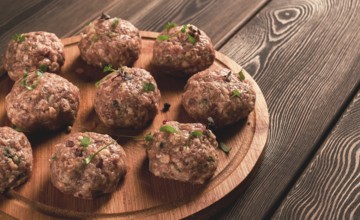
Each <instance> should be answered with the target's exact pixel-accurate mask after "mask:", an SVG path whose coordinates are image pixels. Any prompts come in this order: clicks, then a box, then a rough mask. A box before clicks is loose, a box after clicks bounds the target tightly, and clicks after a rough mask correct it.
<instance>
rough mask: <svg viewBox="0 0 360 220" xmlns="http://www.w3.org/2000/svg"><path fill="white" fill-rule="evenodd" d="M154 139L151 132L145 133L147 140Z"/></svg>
mask: <svg viewBox="0 0 360 220" xmlns="http://www.w3.org/2000/svg"><path fill="white" fill-rule="evenodd" d="M153 140H154V137H153V136H152V134H151V133H149V134H147V135H145V141H153Z"/></svg>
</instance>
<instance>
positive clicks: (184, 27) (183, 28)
mask: <svg viewBox="0 0 360 220" xmlns="http://www.w3.org/2000/svg"><path fill="white" fill-rule="evenodd" d="M187 28H188V25H187V24H184V25H183V26H182V28H181V32H183V33H185V32H186V29H187Z"/></svg>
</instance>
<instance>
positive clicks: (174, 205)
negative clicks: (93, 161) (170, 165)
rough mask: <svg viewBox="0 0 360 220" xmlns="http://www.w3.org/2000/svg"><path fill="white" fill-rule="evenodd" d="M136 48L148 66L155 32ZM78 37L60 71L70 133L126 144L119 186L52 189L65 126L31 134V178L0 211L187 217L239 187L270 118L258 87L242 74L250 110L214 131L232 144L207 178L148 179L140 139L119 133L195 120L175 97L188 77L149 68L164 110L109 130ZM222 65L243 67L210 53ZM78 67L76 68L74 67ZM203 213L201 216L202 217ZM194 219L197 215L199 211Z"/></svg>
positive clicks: (95, 73)
mask: <svg viewBox="0 0 360 220" xmlns="http://www.w3.org/2000/svg"><path fill="white" fill-rule="evenodd" d="M141 35H142V40H143V41H142V53H141V55H140V58H139V60H137V61H136V63H135V66H136V67H141V68H145V69H147V70H150V71H151V70H152V69H151V66H150V65H149V64H150V60H151V59H152V45H153V43H154V40H155V39H156V37H157V35H158V33H154V32H141ZM79 39H80V37H71V38H67V39H64V40H63V42H64V44H65V45H67V46H66V47H65V55H66V62H65V65H64V67H63V68H62V71H61V75H62V76H63V77H65V78H66V79H68V80H70V81H71V82H73V83H74V84H75V85H77V86H78V87H79V88H80V91H81V92H80V93H81V104H80V110H79V113H78V117H77V120H76V122H75V124H74V125H73V127H72V133H74V132H77V131H84V130H91V131H94V132H98V133H106V134H109V135H111V136H112V137H114V138H115V139H117V140H118V142H119V143H120V144H121V145H122V146H123V147H124V149H125V152H126V155H127V158H126V162H127V167H128V171H127V174H126V177H125V179H124V180H123V181H122V182H121V183H120V186H119V189H118V190H117V191H116V192H114V193H112V194H111V195H105V196H102V197H100V198H97V199H94V200H82V199H78V198H74V197H73V196H71V195H65V194H63V193H61V192H60V191H58V190H57V189H56V188H55V187H54V186H53V185H52V184H51V183H50V180H49V172H50V171H49V162H48V161H49V158H50V157H51V155H52V154H53V152H54V150H55V149H54V145H55V144H56V143H59V142H61V141H63V140H64V139H65V138H66V134H65V132H64V131H54V132H48V133H41V134H29V135H28V138H29V140H30V142H31V144H32V147H33V155H34V165H33V173H32V175H31V178H30V180H29V181H28V182H27V183H25V184H24V185H23V186H21V187H18V188H17V189H16V190H10V191H9V192H8V193H7V194H6V195H5V196H0V210H2V211H5V212H6V213H9V214H11V215H13V216H15V217H18V218H20V219H25V218H27V216H32V219H50V216H56V217H65V218H74V217H77V218H92V217H96V218H109V217H116V218H117V219H129V218H132V219H139V218H147V219H179V218H184V217H189V216H191V215H193V214H195V213H198V212H199V211H201V210H204V209H206V208H208V207H209V206H211V205H212V204H214V203H216V202H218V201H219V200H220V199H221V198H223V197H224V196H225V195H227V194H228V193H230V192H231V191H232V190H233V189H234V188H235V187H236V186H238V185H239V184H240V183H241V182H242V181H243V180H244V179H245V177H246V176H247V175H248V174H249V173H250V171H251V170H252V169H253V167H254V165H255V163H256V162H257V161H258V159H259V157H260V155H261V153H262V151H263V149H264V147H265V143H266V139H267V134H268V128H269V115H268V111H267V106H266V102H265V99H264V97H263V95H262V93H261V90H260V88H259V87H258V86H257V84H256V82H255V81H254V80H253V79H252V78H251V76H250V75H249V74H248V73H246V72H245V77H246V79H247V80H248V81H249V82H250V83H251V84H252V85H253V88H254V91H255V93H256V102H255V110H254V111H253V112H252V113H250V115H249V117H248V118H247V119H245V120H242V121H240V122H239V123H235V124H234V125H232V126H228V127H226V128H224V129H222V130H221V131H219V132H217V133H216V135H217V138H218V140H219V141H222V142H225V143H226V144H227V145H228V146H231V147H232V149H231V151H230V153H229V154H225V153H224V152H222V151H221V150H220V149H218V156H219V160H220V162H219V165H218V168H217V170H216V173H215V175H214V177H212V179H211V180H210V181H209V182H207V183H206V184H205V185H192V184H186V183H181V182H176V181H172V180H166V179H161V178H157V177H155V176H153V175H152V174H151V173H150V172H149V171H148V161H147V159H146V153H145V149H144V146H143V142H142V141H137V140H133V139H128V138H124V137H121V134H122V135H136V136H145V134H148V133H149V132H151V131H154V130H157V129H158V128H159V127H160V126H161V125H162V124H163V121H164V120H176V121H180V122H193V121H192V120H191V119H190V117H189V116H188V115H187V114H186V112H185V111H184V110H183V108H182V106H181V94H182V93H183V88H184V86H185V83H186V80H185V79H179V78H174V77H170V76H167V75H163V74H160V73H156V72H152V74H153V76H154V78H155V79H156V81H157V84H158V86H159V89H160V91H161V94H162V99H161V102H160V106H163V104H164V103H165V102H167V103H170V104H171V108H170V111H169V112H166V113H161V112H159V114H158V115H157V116H156V117H155V119H154V121H153V123H152V124H151V125H149V126H148V127H147V128H145V129H143V130H133V129H109V128H107V127H105V126H104V125H103V124H102V123H101V122H100V121H99V119H98V117H97V116H96V114H95V112H94V109H93V98H94V94H95V85H94V83H95V82H96V81H98V80H99V79H100V78H102V77H103V76H104V73H102V70H101V69H98V68H94V67H91V66H89V65H87V64H86V63H85V62H84V61H82V60H81V58H80V51H79V49H78V46H77V43H78V41H79ZM220 67H221V68H223V67H227V68H229V69H231V70H233V71H235V72H238V71H240V70H241V69H242V68H241V67H240V66H239V65H238V64H236V63H235V62H234V61H232V60H230V59H229V58H227V57H226V56H225V55H223V54H221V53H219V52H216V62H215V63H214V65H212V66H211V67H210V68H213V69H214V68H220ZM80 70H81V71H80ZM11 84H12V83H11V81H10V82H9V78H8V77H5V78H4V79H3V80H1V81H0V89H1V93H0V106H3V105H4V98H5V95H6V94H7V93H8V92H9V90H10V89H11ZM3 125H9V120H8V119H7V118H6V114H5V111H4V109H3V108H2V109H0V126H3ZM205 214H206V213H204V215H205ZM200 217H202V216H201V215H200Z"/></svg>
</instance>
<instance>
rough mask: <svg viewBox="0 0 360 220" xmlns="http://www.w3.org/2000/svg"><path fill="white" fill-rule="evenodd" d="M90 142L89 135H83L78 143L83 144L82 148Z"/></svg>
mask: <svg viewBox="0 0 360 220" xmlns="http://www.w3.org/2000/svg"><path fill="white" fill-rule="evenodd" d="M90 143H91V140H90V138H89V137H87V136H84V137H83V138H82V139H81V141H80V145H81V146H83V147H84V148H87V147H88V146H89V145H90Z"/></svg>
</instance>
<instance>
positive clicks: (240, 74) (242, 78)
mask: <svg viewBox="0 0 360 220" xmlns="http://www.w3.org/2000/svg"><path fill="white" fill-rule="evenodd" d="M238 74H239V79H240V81H244V79H245V75H244V73H243V70H240V72H239V73H238Z"/></svg>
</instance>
